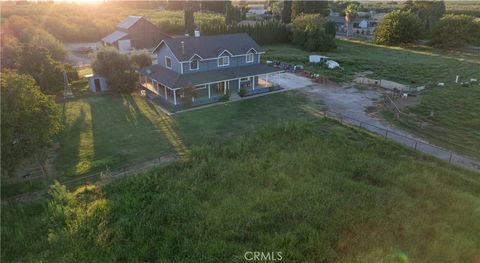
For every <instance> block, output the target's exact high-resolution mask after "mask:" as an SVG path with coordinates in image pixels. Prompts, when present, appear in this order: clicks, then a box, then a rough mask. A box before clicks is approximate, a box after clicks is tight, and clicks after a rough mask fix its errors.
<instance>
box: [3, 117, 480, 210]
mask: <svg viewBox="0 0 480 263" xmlns="http://www.w3.org/2000/svg"><path fill="white" fill-rule="evenodd" d="M313 113H314V114H315V115H317V116H320V117H323V118H328V119H332V120H336V121H338V122H339V123H341V124H342V125H347V126H351V127H354V128H359V129H362V130H364V131H367V132H370V133H374V134H377V135H379V136H381V137H383V138H384V139H386V140H391V141H395V142H397V143H400V144H402V145H404V146H407V147H409V148H413V149H414V150H416V151H419V152H422V153H425V154H428V155H431V156H434V157H436V158H439V159H442V160H445V161H448V162H449V163H452V164H455V165H458V166H462V167H464V168H467V169H471V170H476V171H480V161H478V160H474V159H472V158H469V157H466V156H462V155H459V154H456V153H454V152H452V151H449V150H446V149H444V148H441V147H438V146H435V145H432V144H429V143H427V142H425V141H422V140H419V139H416V138H412V137H410V136H408V135H405V134H401V133H399V132H396V131H394V130H392V129H388V128H385V127H380V126H378V125H375V124H372V123H369V122H366V121H362V120H358V119H356V118H353V117H350V116H346V115H344V114H341V113H338V112H333V111H316V110H314V112H313ZM176 159H177V158H176V157H174V156H169V155H164V156H160V157H157V158H154V159H150V160H148V161H146V162H141V163H136V164H129V165H126V166H123V167H118V168H115V169H112V170H110V168H109V167H105V169H104V170H101V171H96V172H93V173H91V174H88V175H84V176H81V177H78V178H75V179H72V180H68V181H62V182H61V183H62V184H63V185H66V186H67V187H69V188H71V187H76V186H81V185H83V186H85V187H86V186H87V185H88V184H94V183H105V182H107V183H108V182H110V181H112V180H114V179H117V178H121V177H123V176H126V175H136V174H139V173H141V172H144V171H146V170H149V169H151V168H153V167H156V166H160V165H163V164H167V163H170V162H172V161H174V160H176ZM47 195H48V189H42V190H39V191H36V192H28V193H24V194H20V195H15V196H12V197H9V198H6V199H5V200H2V203H7V204H13V203H16V202H29V201H35V200H38V199H40V198H42V197H46V196H47Z"/></svg>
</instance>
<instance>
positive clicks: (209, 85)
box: [208, 83, 211, 99]
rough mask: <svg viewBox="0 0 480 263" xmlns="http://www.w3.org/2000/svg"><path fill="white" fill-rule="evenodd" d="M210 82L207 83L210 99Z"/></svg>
mask: <svg viewBox="0 0 480 263" xmlns="http://www.w3.org/2000/svg"><path fill="white" fill-rule="evenodd" d="M210 85H211V84H210V83H209V84H208V98H209V99H210Z"/></svg>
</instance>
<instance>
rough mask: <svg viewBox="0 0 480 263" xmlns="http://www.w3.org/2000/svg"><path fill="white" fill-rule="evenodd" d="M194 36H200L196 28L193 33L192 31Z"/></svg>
mask: <svg viewBox="0 0 480 263" xmlns="http://www.w3.org/2000/svg"><path fill="white" fill-rule="evenodd" d="M194 33H195V34H194V35H195V37H199V36H200V29H198V28H196V29H195V31H194Z"/></svg>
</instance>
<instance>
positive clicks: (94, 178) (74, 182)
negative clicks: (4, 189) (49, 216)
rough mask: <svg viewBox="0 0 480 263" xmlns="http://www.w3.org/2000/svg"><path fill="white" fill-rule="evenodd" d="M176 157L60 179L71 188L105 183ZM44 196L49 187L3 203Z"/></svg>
mask: <svg viewBox="0 0 480 263" xmlns="http://www.w3.org/2000/svg"><path fill="white" fill-rule="evenodd" d="M176 159H177V157H175V156H173V155H164V156H159V157H156V158H153V159H150V160H148V161H145V162H141V163H135V164H129V165H125V166H122V167H118V168H115V169H110V168H109V167H108V166H106V167H105V168H104V169H103V170H101V171H98V170H97V171H95V172H91V173H89V174H87V175H82V176H80V177H77V178H75V179H71V180H66V181H60V183H61V184H62V185H65V186H66V187H67V188H70V189H71V188H74V187H79V186H84V187H87V186H88V185H89V184H105V183H109V182H111V181H113V180H115V179H118V178H122V177H124V176H126V175H137V174H140V173H142V172H145V171H148V170H150V169H152V168H154V167H158V166H162V165H166V164H169V163H171V162H173V161H175V160H176ZM44 197H48V188H45V189H40V190H37V191H33V192H27V193H23V194H19V195H15V196H11V197H8V198H4V199H3V200H2V205H4V204H6V205H13V204H14V203H17V202H23V203H28V202H33V201H36V200H39V199H41V198H44Z"/></svg>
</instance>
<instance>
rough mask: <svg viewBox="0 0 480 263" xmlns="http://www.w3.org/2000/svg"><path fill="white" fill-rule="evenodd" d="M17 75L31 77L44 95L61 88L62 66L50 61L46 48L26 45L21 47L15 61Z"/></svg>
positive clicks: (52, 60)
mask: <svg viewBox="0 0 480 263" xmlns="http://www.w3.org/2000/svg"><path fill="white" fill-rule="evenodd" d="M16 68H17V69H18V72H19V73H22V74H28V75H30V76H32V77H33V78H34V79H35V80H36V81H37V83H38V85H39V86H40V88H41V89H42V91H43V92H44V93H46V94H54V93H56V92H58V91H60V90H61V89H62V88H63V71H64V69H65V67H64V65H63V64H62V63H60V62H58V61H55V60H54V59H52V57H51V55H50V52H48V50H47V49H46V48H43V47H40V46H36V45H34V44H28V45H25V46H23V48H22V49H21V52H20V53H19V55H18V59H17V61H16Z"/></svg>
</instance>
